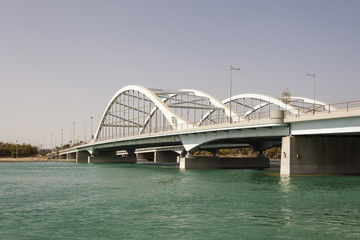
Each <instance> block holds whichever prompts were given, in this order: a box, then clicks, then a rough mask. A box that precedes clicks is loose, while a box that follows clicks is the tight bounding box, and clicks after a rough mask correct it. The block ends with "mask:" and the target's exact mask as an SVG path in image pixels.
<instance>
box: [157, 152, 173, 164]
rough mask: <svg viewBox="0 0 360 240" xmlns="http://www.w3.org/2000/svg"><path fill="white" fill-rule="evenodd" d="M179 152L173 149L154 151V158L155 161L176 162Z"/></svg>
mask: <svg viewBox="0 0 360 240" xmlns="http://www.w3.org/2000/svg"><path fill="white" fill-rule="evenodd" d="M178 156H179V154H177V153H176V152H173V151H156V152H155V160H154V162H156V163H176V162H177V157H178Z"/></svg>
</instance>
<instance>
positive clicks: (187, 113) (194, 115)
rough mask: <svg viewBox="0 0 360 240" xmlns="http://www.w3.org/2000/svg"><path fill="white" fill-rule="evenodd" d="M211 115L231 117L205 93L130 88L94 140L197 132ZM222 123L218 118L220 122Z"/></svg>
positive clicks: (118, 95)
mask: <svg viewBox="0 0 360 240" xmlns="http://www.w3.org/2000/svg"><path fill="white" fill-rule="evenodd" d="M209 111H212V112H215V113H217V114H218V116H225V117H226V116H227V117H228V116H230V110H229V108H228V107H227V106H226V105H225V104H223V103H222V102H220V101H219V100H217V99H215V98H214V97H212V96H210V95H208V94H206V93H204V92H201V91H197V90H191V89H183V90H163V89H147V88H145V87H141V86H127V87H124V88H122V89H120V90H119V91H118V92H117V93H116V94H115V95H114V96H113V97H112V99H111V101H110V102H109V104H108V106H107V107H106V109H105V111H104V114H103V116H102V118H101V121H100V124H99V126H98V128H97V131H96V133H95V135H94V140H95V141H102V140H108V139H116V138H122V137H128V136H134V135H139V134H147V133H154V132H160V131H167V130H182V129H188V128H194V127H197V126H198V125H199V123H200V122H201V121H202V119H203V116H204V115H205V114H206V113H207V112H209ZM232 116H233V118H234V117H236V116H237V113H235V112H233V113H232ZM220 121H221V120H220V119H219V118H218V121H217V122H220Z"/></svg>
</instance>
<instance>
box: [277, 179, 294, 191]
mask: <svg viewBox="0 0 360 240" xmlns="http://www.w3.org/2000/svg"><path fill="white" fill-rule="evenodd" d="M279 186H280V190H281V191H282V192H284V193H289V192H290V191H291V190H292V186H291V178H290V177H280V178H279Z"/></svg>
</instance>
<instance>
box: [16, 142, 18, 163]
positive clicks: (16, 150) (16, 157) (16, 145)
mask: <svg viewBox="0 0 360 240" xmlns="http://www.w3.org/2000/svg"><path fill="white" fill-rule="evenodd" d="M17 159H18V140H16V160H17Z"/></svg>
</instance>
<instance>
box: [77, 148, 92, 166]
mask: <svg viewBox="0 0 360 240" xmlns="http://www.w3.org/2000/svg"><path fill="white" fill-rule="evenodd" d="M89 156H90V153H89V152H87V151H79V152H77V153H76V162H77V163H87V162H88V157H89Z"/></svg>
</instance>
